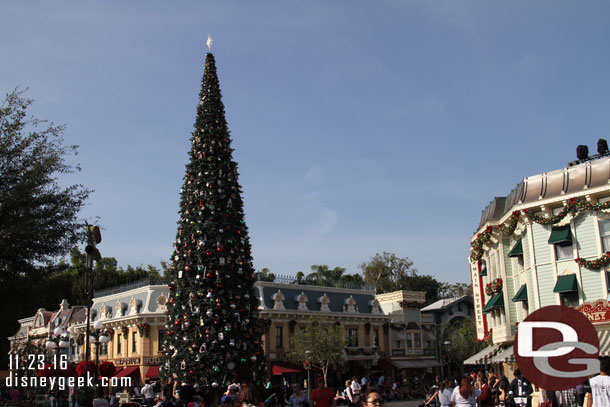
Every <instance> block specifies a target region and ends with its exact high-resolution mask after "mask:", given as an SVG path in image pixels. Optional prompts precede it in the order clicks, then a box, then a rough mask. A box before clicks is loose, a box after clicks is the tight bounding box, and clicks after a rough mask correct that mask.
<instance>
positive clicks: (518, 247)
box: [507, 239, 523, 257]
mask: <svg viewBox="0 0 610 407" xmlns="http://www.w3.org/2000/svg"><path fill="white" fill-rule="evenodd" d="M507 256H508V257H517V256H523V243H521V239H519V241H518V242H517V243H516V244H515V245H514V246H513V248H512V249H510V252H508V254H507Z"/></svg>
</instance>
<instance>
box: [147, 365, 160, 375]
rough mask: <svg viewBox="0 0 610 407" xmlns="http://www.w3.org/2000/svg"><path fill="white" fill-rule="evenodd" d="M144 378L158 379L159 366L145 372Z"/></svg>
mask: <svg viewBox="0 0 610 407" xmlns="http://www.w3.org/2000/svg"><path fill="white" fill-rule="evenodd" d="M146 377H159V366H151V367H149V368H148V371H147V372H146Z"/></svg>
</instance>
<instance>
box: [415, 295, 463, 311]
mask: <svg viewBox="0 0 610 407" xmlns="http://www.w3.org/2000/svg"><path fill="white" fill-rule="evenodd" d="M464 300H468V301H470V302H472V296H471V295H468V294H467V295H462V296H461V297H453V298H443V299H441V300H438V301H436V302H433V303H432V304H430V305H428V306H427V307H424V308H422V309H421V311H422V312H423V311H440V310H443V309H445V308H448V307H450V306H452V305H453V304H455V303H458V302H461V301H464Z"/></svg>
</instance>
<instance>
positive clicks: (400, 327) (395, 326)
mask: <svg viewBox="0 0 610 407" xmlns="http://www.w3.org/2000/svg"><path fill="white" fill-rule="evenodd" d="M390 328H392V329H393V330H395V331H403V330H404V329H405V324H395V323H393V322H390Z"/></svg>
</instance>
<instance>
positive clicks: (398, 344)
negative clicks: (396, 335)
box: [394, 339, 402, 349]
mask: <svg viewBox="0 0 610 407" xmlns="http://www.w3.org/2000/svg"><path fill="white" fill-rule="evenodd" d="M401 348H402V341H401V340H400V339H396V341H394V349H401Z"/></svg>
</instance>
